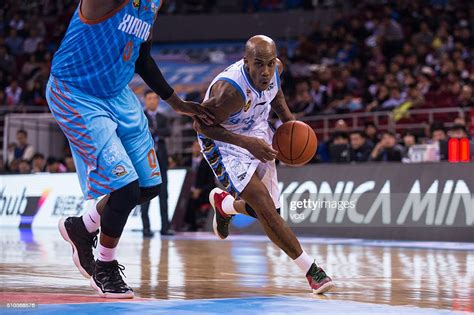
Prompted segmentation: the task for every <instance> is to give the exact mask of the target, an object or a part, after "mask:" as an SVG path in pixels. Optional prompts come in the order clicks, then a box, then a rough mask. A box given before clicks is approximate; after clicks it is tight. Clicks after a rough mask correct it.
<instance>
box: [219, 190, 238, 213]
mask: <svg viewBox="0 0 474 315" xmlns="http://www.w3.org/2000/svg"><path fill="white" fill-rule="evenodd" d="M234 201H235V198H234V197H232V196H231V195H228V196H227V197H225V198H224V200H222V211H224V212H225V213H226V214H230V215H232V214H238V212H237V211H235V208H234Z"/></svg>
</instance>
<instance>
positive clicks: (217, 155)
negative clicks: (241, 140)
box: [198, 60, 280, 208]
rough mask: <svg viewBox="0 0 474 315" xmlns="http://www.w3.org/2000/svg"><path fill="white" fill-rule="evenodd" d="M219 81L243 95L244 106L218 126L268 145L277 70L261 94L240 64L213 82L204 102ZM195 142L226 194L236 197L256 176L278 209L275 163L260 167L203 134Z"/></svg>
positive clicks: (241, 150) (249, 156) (236, 149)
mask: <svg viewBox="0 0 474 315" xmlns="http://www.w3.org/2000/svg"><path fill="white" fill-rule="evenodd" d="M218 81H225V82H228V83H229V84H231V85H232V86H233V87H234V88H235V89H236V90H237V91H238V92H239V93H240V94H241V95H242V98H243V101H244V102H245V103H244V104H245V105H244V107H243V108H242V109H241V110H240V111H238V112H237V113H234V114H232V115H231V116H230V117H229V118H228V119H227V120H226V121H224V122H222V123H221V126H222V127H224V128H225V129H227V130H229V131H232V132H234V133H237V134H241V135H246V136H250V137H256V138H260V139H262V140H264V141H266V142H267V143H268V144H270V145H271V143H272V137H273V130H272V129H271V128H270V124H269V122H268V115H269V114H270V110H271V104H270V103H271V101H273V99H274V98H275V96H276V95H277V93H278V89H279V88H280V76H279V73H278V69H276V71H275V73H274V74H273V77H272V79H271V82H270V85H269V87H268V89H267V90H265V91H262V92H260V91H258V90H257V89H256V88H255V87H254V86H253V85H252V83H251V80H250V78H249V75H248V73H247V71H246V70H245V68H244V61H243V60H240V61H238V62H236V63H234V64H233V65H231V66H229V67H228V68H227V69H225V70H224V71H223V72H221V73H220V74H219V75H218V76H217V77H216V78H215V79H214V80H213V81H212V83H211V85H210V86H209V88H208V90H207V92H206V96H205V98H204V100H207V99H208V98H209V95H210V93H211V89H212V87H213V86H214V84H215V83H216V82H218ZM198 139H199V144H200V145H201V149H202V153H203V154H204V158H205V159H206V160H207V162H208V163H209V165H210V166H211V168H212V170H213V172H214V174H215V176H216V177H217V179H218V180H219V182H220V183H221V184H222V186H223V187H224V188H225V189H226V190H227V191H228V192H229V193H231V194H232V195H234V196H235V197H236V196H238V195H239V194H240V193H241V192H242V191H243V190H244V189H245V187H246V186H247V184H248V183H249V181H250V179H251V177H252V175H253V174H254V173H256V174H257V176H258V177H259V178H260V179H261V180H262V183H263V184H264V185H265V187H267V189H268V191H269V193H270V196H271V197H272V199H273V201H274V204H275V208H279V207H280V202H279V189H278V179H277V173H276V167H275V161H271V162H267V163H261V162H260V161H259V160H257V159H256V158H255V157H254V156H253V155H252V154H251V153H250V152H249V151H247V150H246V149H244V148H242V147H239V146H236V145H233V144H230V143H225V142H221V141H217V140H212V139H209V138H207V137H206V136H204V135H202V134H198Z"/></svg>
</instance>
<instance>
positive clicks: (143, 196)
mask: <svg viewBox="0 0 474 315" xmlns="http://www.w3.org/2000/svg"><path fill="white" fill-rule="evenodd" d="M160 192H161V184H160V185H156V186H151V187H140V201H139V203H140V204H142V203H144V202H147V201H150V200H152V199H153V198H155V197H156V196H158V195H159V194H160Z"/></svg>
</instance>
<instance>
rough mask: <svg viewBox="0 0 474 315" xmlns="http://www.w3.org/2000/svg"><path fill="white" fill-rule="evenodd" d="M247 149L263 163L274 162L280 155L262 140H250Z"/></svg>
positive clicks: (246, 144)
mask: <svg viewBox="0 0 474 315" xmlns="http://www.w3.org/2000/svg"><path fill="white" fill-rule="evenodd" d="M245 148H246V149H247V150H248V151H249V152H250V153H252V155H253V156H255V158H257V159H259V160H260V161H262V162H263V163H266V162H268V161H273V160H274V159H275V158H276V155H277V153H278V151H276V150H274V149H273V148H272V147H271V145H269V144H268V143H266V142H265V141H263V140H262V139H260V138H248V140H247V141H246V143H245Z"/></svg>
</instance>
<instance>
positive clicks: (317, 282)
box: [306, 263, 335, 294]
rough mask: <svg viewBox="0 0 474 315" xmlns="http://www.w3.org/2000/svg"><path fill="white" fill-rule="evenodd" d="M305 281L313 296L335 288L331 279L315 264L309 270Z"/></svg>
mask: <svg viewBox="0 0 474 315" xmlns="http://www.w3.org/2000/svg"><path fill="white" fill-rule="evenodd" d="M306 279H307V280H308V283H309V286H310V287H311V289H313V293H314V294H323V293H324V292H327V291H329V290H331V289H332V288H334V287H335V284H334V282H333V281H332V279H331V277H329V276H328V275H327V274H326V272H324V270H323V268H321V267H318V266H316V264H315V263H313V265H311V268H309V270H308V273H307V274H306Z"/></svg>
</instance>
